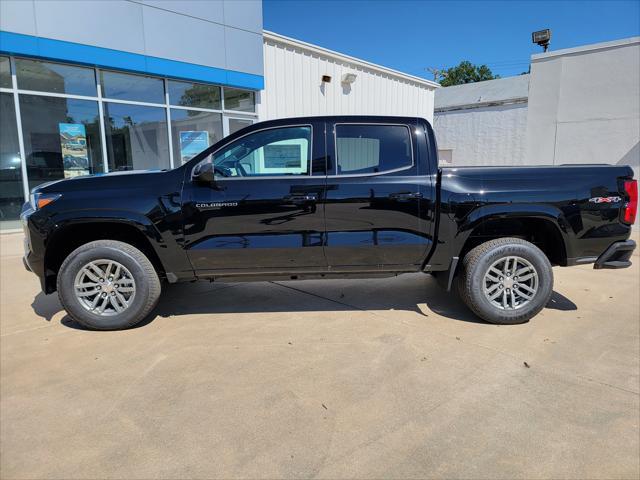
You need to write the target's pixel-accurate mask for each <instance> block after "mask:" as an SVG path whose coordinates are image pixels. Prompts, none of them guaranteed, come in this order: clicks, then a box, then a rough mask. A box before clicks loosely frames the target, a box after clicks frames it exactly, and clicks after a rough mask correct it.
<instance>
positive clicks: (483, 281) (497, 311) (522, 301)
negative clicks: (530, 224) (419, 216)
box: [458, 238, 553, 325]
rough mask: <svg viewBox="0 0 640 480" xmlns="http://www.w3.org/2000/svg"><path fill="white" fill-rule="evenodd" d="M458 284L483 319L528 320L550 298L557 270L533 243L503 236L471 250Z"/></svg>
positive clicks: (503, 323) (506, 323)
mask: <svg viewBox="0 0 640 480" xmlns="http://www.w3.org/2000/svg"><path fill="white" fill-rule="evenodd" d="M458 288H459V291H460V296H461V297H462V299H463V300H464V302H465V303H466V304H467V306H468V307H469V308H470V309H471V310H472V311H473V312H474V313H475V314H476V315H478V316H479V317H480V318H482V319H483V320H486V321H487V322H490V323H496V324H501V325H513V324H517V323H525V322H527V321H529V319H531V318H532V317H534V316H536V315H537V314H538V313H539V312H540V311H541V310H542V309H543V308H544V307H545V305H546V304H547V303H548V302H549V298H550V297H551V294H552V293H553V270H552V268H551V263H550V262H549V259H548V258H547V256H546V255H545V254H544V253H543V252H542V251H541V250H540V249H539V248H538V247H536V246H535V245H533V244H532V243H530V242H527V241H525V240H521V239H519V238H499V239H496V240H491V241H488V242H486V243H483V244H482V245H479V246H477V247H476V248H474V249H473V250H471V251H470V252H469V253H467V255H466V256H465V257H464V260H463V262H462V272H461V274H460V276H459V277H458Z"/></svg>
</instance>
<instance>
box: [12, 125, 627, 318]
mask: <svg viewBox="0 0 640 480" xmlns="http://www.w3.org/2000/svg"><path fill="white" fill-rule="evenodd" d="M632 177H633V170H632V169H631V168H630V167H627V166H609V165H588V166H587V165H572V166H557V167H501V168H494V167H488V168H439V167H438V157H437V147H436V140H435V136H434V133H433V130H432V128H431V125H430V124H429V123H428V122H427V121H426V120H424V119H421V118H405V117H365V116H348V117H347V116H345V117H309V118H292V119H283V120H274V121H268V122H263V123H258V124H255V125H252V126H250V127H247V128H245V129H244V130H241V131H239V132H236V133H234V134H233V135H230V136H229V137H227V138H225V139H223V140H221V141H220V142H219V143H217V144H215V145H213V146H211V147H209V148H207V149H206V150H205V151H203V152H202V153H200V154H199V155H197V156H196V157H194V158H193V159H191V160H190V161H188V162H187V163H185V164H184V165H182V166H180V167H178V168H176V169H173V170H170V171H152V172H124V173H120V172H118V173H110V174H106V175H97V176H89V177H77V178H73V179H68V180H63V181H58V182H54V183H49V184H46V185H42V186H40V187H38V188H35V189H34V190H33V192H32V195H31V199H30V200H31V201H30V202H28V203H27V204H25V206H24V208H23V212H22V221H23V224H24V227H25V233H26V235H25V251H26V253H25V257H24V259H25V266H26V268H27V269H28V270H30V271H32V272H34V273H35V274H36V275H37V276H38V277H39V278H40V281H41V284H42V289H43V290H44V292H45V293H52V292H54V291H56V290H57V291H58V295H59V297H60V301H61V302H62V305H63V306H64V308H65V309H66V310H67V312H68V313H69V315H70V316H71V317H72V318H74V319H75V320H76V321H78V322H80V323H82V324H83V325H85V326H87V327H90V328H95V329H105V330H107V329H118V328H126V327H130V326H132V325H134V324H136V323H138V322H139V321H141V320H142V319H143V318H144V317H145V316H147V315H149V314H150V312H151V310H152V309H153V307H154V305H155V304H156V302H157V301H158V298H159V296H160V291H161V282H162V281H166V282H169V283H174V282H182V281H192V280H196V279H207V280H211V281H223V282H225V281H249V280H264V279H305V278H331V277H336V276H339V277H348V276H352V277H359V278H362V277H364V278H366V277H373V276H391V275H398V274H401V273H407V272H425V273H431V274H433V275H435V276H436V278H437V279H438V281H440V282H441V283H442V285H443V286H444V287H445V288H446V289H450V288H451V286H452V284H453V282H454V281H455V283H456V284H457V286H458V288H459V291H460V294H461V297H462V299H463V300H464V301H465V302H466V304H467V305H468V306H469V307H470V308H471V310H473V311H474V312H475V313H476V314H477V315H478V316H480V317H481V318H483V319H485V320H487V321H489V322H493V323H500V324H515V323H522V322H526V321H527V320H529V319H530V318H531V317H533V316H534V315H536V314H537V313H538V312H539V311H540V310H541V309H542V308H544V306H545V305H546V304H547V302H548V300H549V297H550V295H551V293H552V289H553V270H552V266H553V265H559V266H570V265H581V264H589V263H592V264H594V268H623V267H628V266H629V265H630V264H631V263H630V261H629V258H630V256H631V253H632V251H633V249H634V248H635V243H634V242H633V241H631V240H629V236H630V232H631V224H633V223H634V220H635V215H636V210H637V205H638V190H637V182H636V180H634V179H633V178H632ZM603 288H607V287H606V286H605V287H603Z"/></svg>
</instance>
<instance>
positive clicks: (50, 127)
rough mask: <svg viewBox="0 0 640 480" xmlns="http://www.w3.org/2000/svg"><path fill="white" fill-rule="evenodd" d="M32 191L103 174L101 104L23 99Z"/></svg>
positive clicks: (34, 97)
mask: <svg viewBox="0 0 640 480" xmlns="http://www.w3.org/2000/svg"><path fill="white" fill-rule="evenodd" d="M20 114H21V117H22V136H23V138H24V150H25V155H26V163H27V173H28V177H29V187H31V188H33V187H35V186H37V185H39V184H41V183H44V182H49V181H51V180H58V179H61V178H70V177H76V176H78V175H88V174H91V173H99V172H102V171H103V162H102V146H101V144H100V117H99V115H98V102H94V101H91V100H76V99H73V98H58V97H41V96H39V95H20Z"/></svg>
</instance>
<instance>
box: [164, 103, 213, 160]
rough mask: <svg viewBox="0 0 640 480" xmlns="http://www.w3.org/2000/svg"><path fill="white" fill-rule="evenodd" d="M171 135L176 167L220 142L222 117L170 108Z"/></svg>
mask: <svg viewBox="0 0 640 480" xmlns="http://www.w3.org/2000/svg"><path fill="white" fill-rule="evenodd" d="M171 135H172V138H173V160H174V163H175V165H176V166H178V165H182V164H183V163H185V162H187V161H189V160H191V159H192V158H193V157H195V156H196V155H197V154H198V153H200V152H201V151H203V150H204V149H205V148H207V147H209V146H210V145H213V144H214V143H216V142H217V141H219V140H222V115H221V114H219V113H213V112H200V111H197V110H182V109H176V108H172V109H171ZM178 159H180V160H178Z"/></svg>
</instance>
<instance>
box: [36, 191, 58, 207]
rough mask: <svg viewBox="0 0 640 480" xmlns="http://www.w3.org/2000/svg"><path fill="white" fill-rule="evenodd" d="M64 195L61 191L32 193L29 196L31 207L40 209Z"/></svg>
mask: <svg viewBox="0 0 640 480" xmlns="http://www.w3.org/2000/svg"><path fill="white" fill-rule="evenodd" d="M61 196H62V195H61V194H60V193H38V192H36V193H32V194H31V195H30V196H29V202H30V203H31V208H33V209H34V210H40V209H41V208H43V207H46V206H47V205H49V204H50V203H53V202H55V201H56V200H57V199H59V198H60V197H61Z"/></svg>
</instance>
